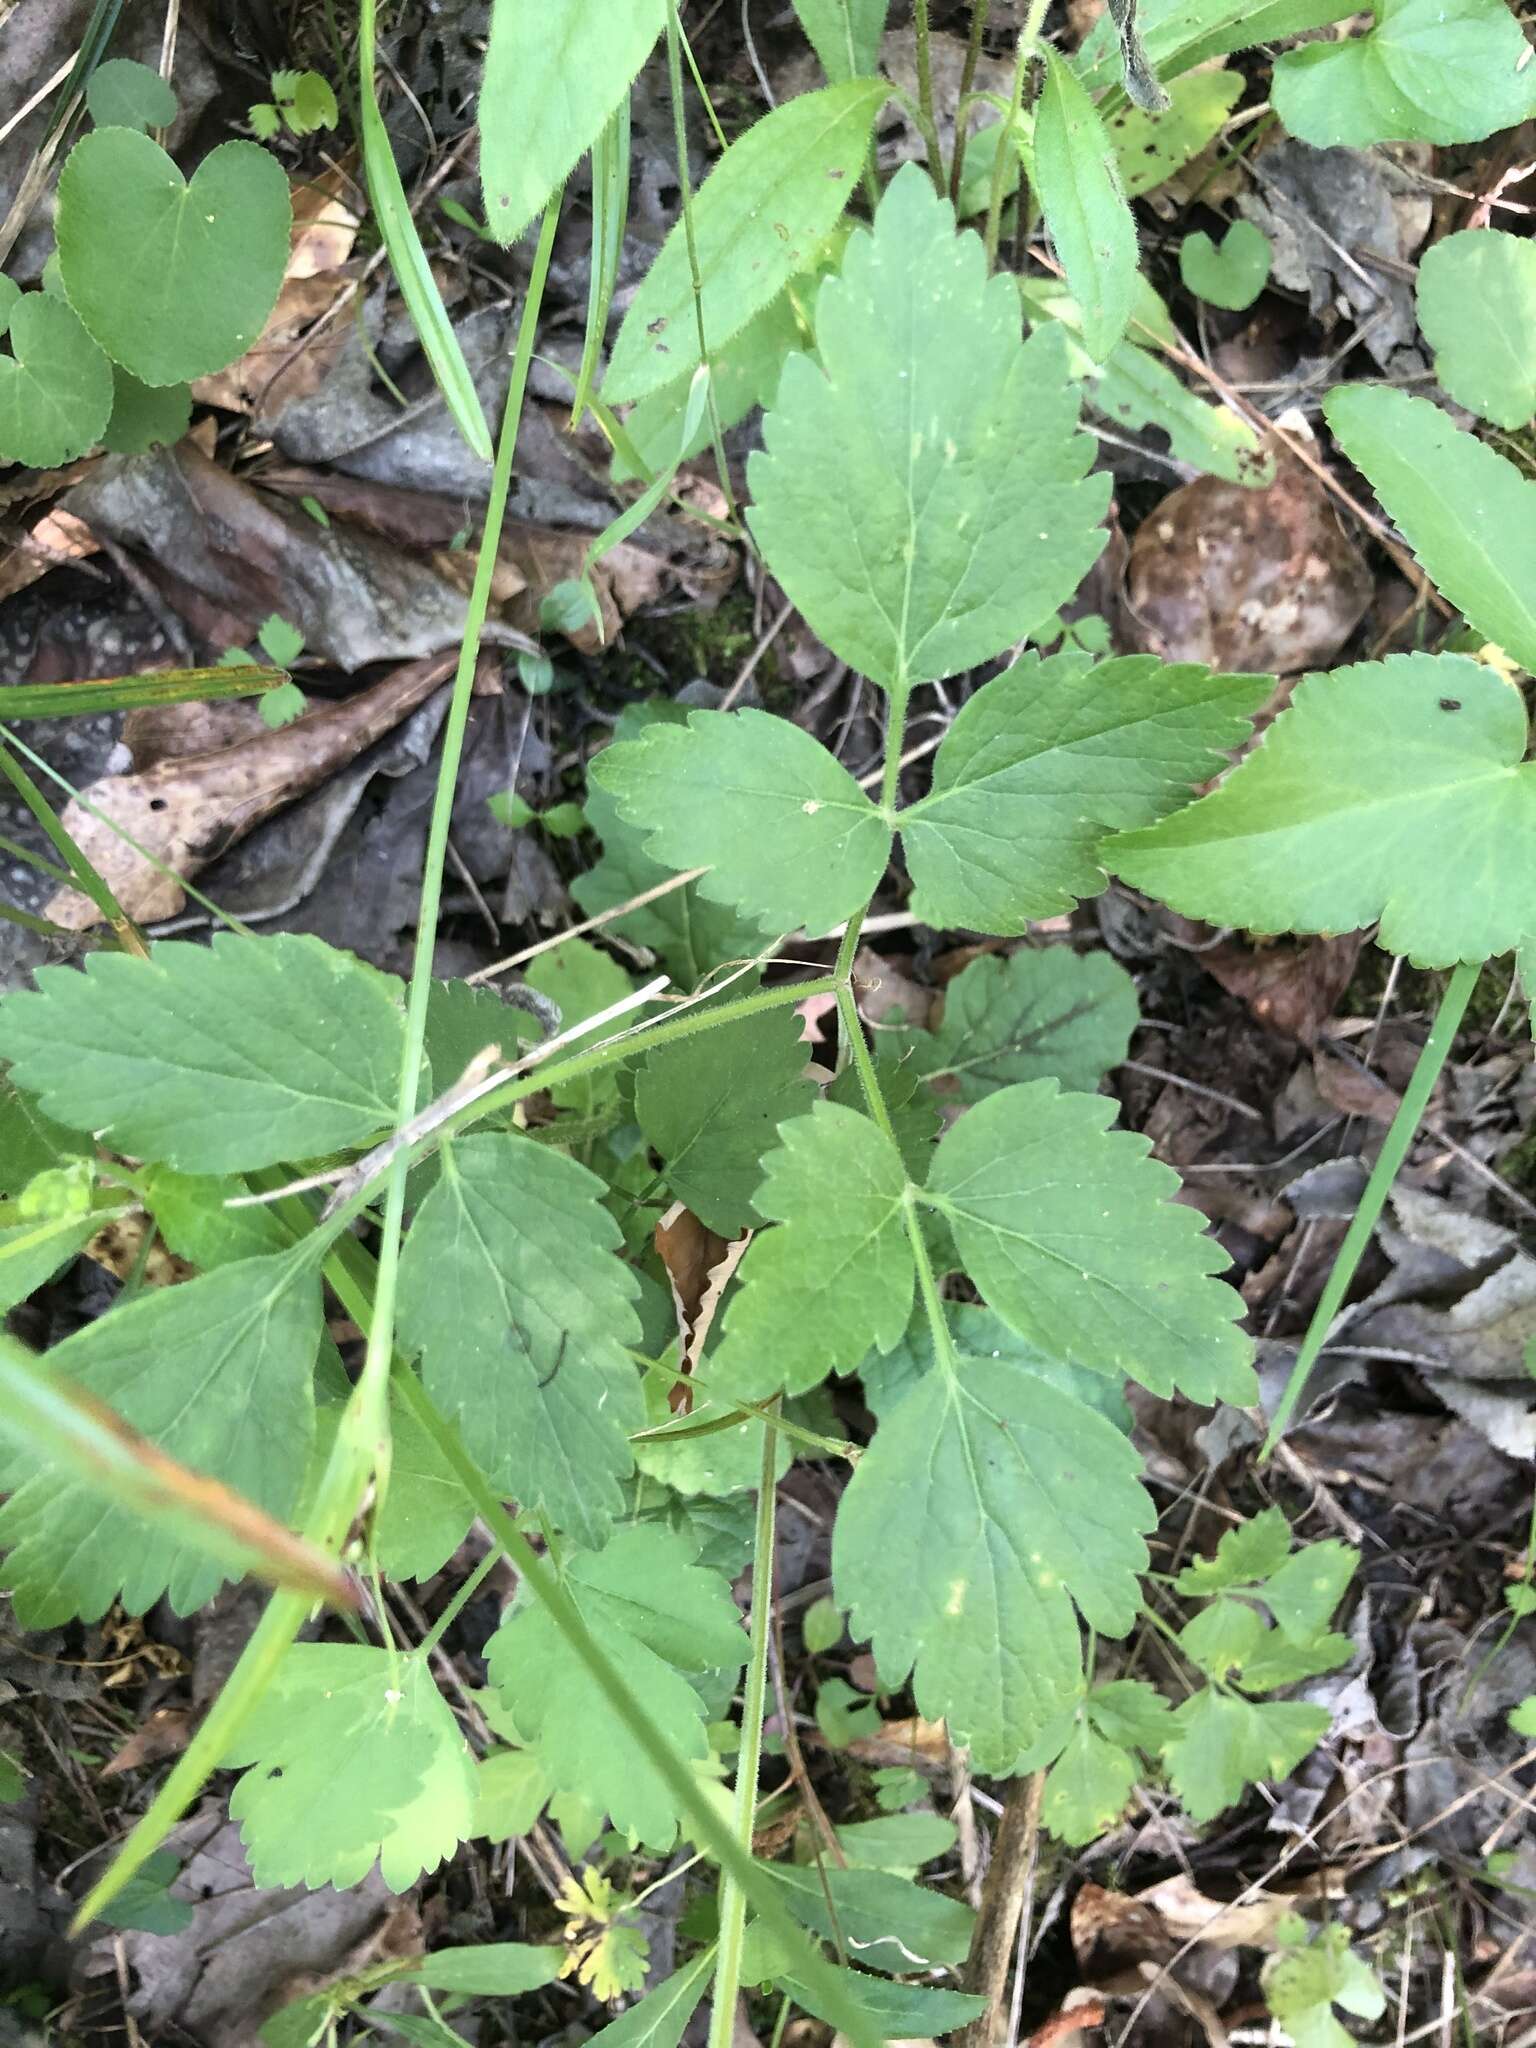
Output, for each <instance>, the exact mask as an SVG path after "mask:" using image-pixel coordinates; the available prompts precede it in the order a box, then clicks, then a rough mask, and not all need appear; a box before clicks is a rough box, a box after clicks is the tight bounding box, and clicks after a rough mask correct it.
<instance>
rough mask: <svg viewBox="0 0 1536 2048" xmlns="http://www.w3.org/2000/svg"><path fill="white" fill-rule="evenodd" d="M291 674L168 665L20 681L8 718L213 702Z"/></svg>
mask: <svg viewBox="0 0 1536 2048" xmlns="http://www.w3.org/2000/svg"><path fill="white" fill-rule="evenodd" d="M286 681H287V676H286V673H285V672H284V670H282V669H280V668H251V667H241V668H222V667H220V668H168V669H160V670H157V671H155V672H154V673H152V674H150V675H146V676H107V677H103V678H102V679H100V680H99V681H98V680H95V679H93V680H91V681H90V682H82V683H33V684H27V683H18V684H16V685H15V687H14V688H12V689H8V690H7V691H6V693H5V715H6V717H7V719H11V720H19V719H24V718H94V717H95V716H96V715H97V714H98V713H99V712H102V711H140V710H143V709H145V708H146V707H147V706H149V705H160V704H214V703H218V702H220V701H221V700H222V699H224V698H227V697H258V696H260V695H261V694H262V693H263V691H266V690H276V689H278V688H279V687H280V686H281V685H282V684H283V683H284V682H286Z"/></svg>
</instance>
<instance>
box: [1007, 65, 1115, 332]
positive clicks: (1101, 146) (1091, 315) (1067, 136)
mask: <svg viewBox="0 0 1536 2048" xmlns="http://www.w3.org/2000/svg"><path fill="white" fill-rule="evenodd" d="M1032 162H1033V167H1034V182H1035V192H1036V195H1037V196H1038V198H1039V201H1040V207H1041V211H1042V212H1043V213H1044V215H1045V224H1046V227H1047V229H1048V230H1049V232H1050V237H1051V240H1052V242H1053V243H1054V244H1055V246H1056V254H1057V256H1058V257H1059V258H1060V259H1061V265H1062V268H1063V269H1064V270H1065V271H1066V274H1067V284H1068V286H1069V287H1070V289H1071V292H1072V296H1073V297H1074V298H1075V299H1076V300H1077V303H1078V306H1079V307H1080V308H1081V311H1082V317H1083V344H1084V346H1085V347H1086V348H1087V350H1088V353H1089V354H1090V355H1091V356H1092V357H1093V359H1094V361H1095V362H1099V363H1102V362H1103V361H1104V359H1105V357H1106V356H1107V355H1108V354H1109V352H1110V350H1111V349H1112V348H1113V347H1114V346H1115V344H1116V342H1118V341H1120V340H1121V339H1122V338H1123V336H1124V334H1125V330H1126V327H1127V325H1128V323H1129V321H1130V317H1131V307H1132V305H1133V303H1134V301H1135V296H1136V263H1137V248H1136V223H1135V222H1134V220H1133V219H1132V218H1131V210H1130V207H1129V206H1128V205H1127V203H1126V198H1125V194H1124V192H1123V191H1122V190H1121V187H1120V181H1119V178H1118V176H1117V174H1116V171H1115V159H1114V153H1113V151H1112V150H1111V148H1110V145H1109V138H1108V136H1107V135H1106V134H1105V132H1104V123H1103V122H1102V121H1101V120H1100V118H1099V113H1098V109H1097V108H1096V107H1095V106H1094V104H1093V101H1092V100H1091V99H1090V98H1089V97H1088V94H1087V93H1086V92H1085V91H1084V89H1083V87H1082V86H1081V85H1080V84H1079V83H1078V81H1077V79H1076V78H1075V77H1074V75H1073V73H1072V72H1071V70H1070V69H1069V68H1068V66H1067V64H1066V62H1065V60H1064V59H1063V58H1061V57H1058V56H1057V55H1056V53H1055V51H1054V50H1052V49H1050V48H1049V47H1048V46H1047V49H1046V72H1045V84H1044V87H1043V88H1042V90H1041V94H1040V101H1039V105H1038V107H1037V108H1036V111H1035V130H1034V148H1033V151H1032Z"/></svg>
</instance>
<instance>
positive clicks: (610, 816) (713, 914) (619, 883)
mask: <svg viewBox="0 0 1536 2048" xmlns="http://www.w3.org/2000/svg"><path fill="white" fill-rule="evenodd" d="M687 718H688V713H687V711H686V710H685V708H684V707H683V706H682V705H680V704H669V703H650V704H638V705H631V706H630V707H629V708H628V709H627V710H626V711H625V712H624V713H623V714H622V716H621V717H620V719H619V722H618V724H617V725H616V726H615V727H614V738H613V744H615V745H618V744H619V743H621V742H623V741H625V740H632V739H635V738H637V737H638V736H639V735H640V734H641V733H643V732H645V731H647V730H648V729H649V728H650V727H651V726H653V725H657V724H674V725H682V724H685V723H686V722H687ZM586 812H587V823H588V824H589V825H590V826H591V828H592V830H593V831H594V832H595V833H596V834H597V836H598V838H599V839H601V841H602V842H603V851H602V857H601V858H600V859H599V861H598V863H597V865H596V866H595V867H594V868H592V869H591V870H590V871H589V872H588V873H587V874H584V875H578V876H577V878H576V880H575V881H574V882H573V883H572V884H571V894H572V895H573V896H574V897H575V899H576V901H577V902H578V903H579V904H580V905H581V907H582V909H583V910H584V911H585V912H586V913H587V915H588V916H589V917H595V916H597V915H598V914H599V913H600V912H601V911H605V910H613V909H615V908H616V907H617V906H618V905H619V904H621V903H628V902H630V901H631V900H632V899H633V898H634V897H636V896H643V895H644V894H646V893H647V891H649V890H652V889H655V888H657V886H658V885H659V884H663V883H666V882H668V881H670V880H672V879H673V878H674V875H675V872H676V871H675V870H673V869H672V868H669V867H666V866H664V865H663V864H662V862H660V861H658V860H653V859H652V858H651V856H650V854H649V853H648V852H647V851H646V840H647V838H648V836H649V828H650V826H651V825H652V824H653V823H654V820H653V819H652V818H650V817H647V818H645V819H644V820H643V821H642V823H641V824H639V825H631V824H629V823H628V822H627V820H626V819H625V818H624V817H623V815H622V814H621V812H620V810H619V805H618V801H617V799H616V798H615V797H613V796H611V795H610V794H609V792H608V791H607V790H606V789H604V788H603V787H602V786H601V784H600V783H599V782H596V781H594V782H593V784H592V786H591V789H590V791H589V793H588V796H587V803H586ZM685 866H686V864H685ZM609 929H610V930H611V931H612V932H613V933H614V934H615V936H616V937H621V938H625V939H627V940H628V941H629V942H630V944H631V945H636V946H648V947H650V948H651V949H652V951H654V952H656V953H658V954H659V955H660V956H661V959H662V961H663V962H664V963H665V965H666V966H667V968H668V969H669V970H670V971H671V973H672V976H673V978H674V980H676V981H677V982H678V984H679V985H680V986H681V987H683V988H686V989H690V990H691V989H694V988H697V987H698V985H699V983H700V982H701V981H702V980H703V978H704V976H705V975H706V974H707V973H708V972H709V970H710V969H711V968H712V967H718V966H719V965H720V964H721V962H722V961H726V960H740V959H749V958H750V957H751V956H752V955H753V954H754V953H756V952H758V951H759V950H760V949H761V947H762V943H763V939H764V937H765V936H766V935H767V927H766V926H765V925H763V924H761V923H759V922H758V921H756V920H755V919H751V918H746V917H743V916H742V915H740V913H738V912H737V911H736V910H734V909H731V908H729V907H728V906H727V905H725V904H723V903H717V902H714V901H713V900H711V899H710V898H709V897H707V896H704V895H702V894H701V892H700V889H699V884H698V883H697V882H688V883H685V884H684V885H683V886H682V887H681V888H676V887H674V888H671V889H668V890H667V891H666V892H665V893H664V894H662V895H660V896H658V897H657V898H656V900H655V901H654V902H653V903H647V904H643V905H642V906H641V907H640V909H638V910H632V911H630V912H629V914H628V915H627V916H625V917H621V918H617V919H616V920H615V921H614V922H613V924H612V925H611V926H610V927H609Z"/></svg>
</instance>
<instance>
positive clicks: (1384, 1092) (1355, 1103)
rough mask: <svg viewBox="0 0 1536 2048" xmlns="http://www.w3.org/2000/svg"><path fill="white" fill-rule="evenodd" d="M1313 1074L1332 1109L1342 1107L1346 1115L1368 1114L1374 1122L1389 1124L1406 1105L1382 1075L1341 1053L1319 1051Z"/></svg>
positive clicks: (1340, 1108) (1320, 1093)
mask: <svg viewBox="0 0 1536 2048" xmlns="http://www.w3.org/2000/svg"><path fill="white" fill-rule="evenodd" d="M1312 1077H1313V1079H1314V1080H1315V1081H1316V1082H1317V1092H1318V1094H1319V1095H1321V1096H1322V1098H1323V1100H1324V1102H1326V1103H1327V1104H1328V1106H1329V1108H1330V1109H1337V1110H1341V1111H1342V1112H1343V1114H1344V1115H1345V1116H1365V1117H1369V1118H1370V1120H1371V1121H1372V1123H1377V1124H1389V1123H1391V1121H1392V1119H1393V1117H1395V1116H1396V1115H1397V1112H1398V1110H1399V1108H1400V1107H1401V1106H1402V1097H1401V1096H1400V1095H1399V1094H1398V1093H1397V1091H1396V1090H1395V1089H1392V1088H1389V1087H1388V1086H1387V1084H1386V1082H1385V1081H1383V1080H1382V1079H1381V1078H1380V1076H1379V1075H1376V1074H1373V1073H1371V1072H1370V1071H1369V1069H1368V1068H1365V1067H1362V1066H1357V1065H1356V1063H1355V1062H1354V1061H1353V1060H1346V1059H1341V1058H1340V1057H1339V1055H1338V1054H1337V1053H1330V1052H1327V1051H1319V1052H1318V1053H1316V1054H1315V1055H1314V1057H1313V1060H1312Z"/></svg>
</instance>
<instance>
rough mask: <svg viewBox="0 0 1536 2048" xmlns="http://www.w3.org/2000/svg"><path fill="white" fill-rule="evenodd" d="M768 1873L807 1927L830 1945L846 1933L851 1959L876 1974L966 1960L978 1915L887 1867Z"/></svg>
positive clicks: (777, 1868)
mask: <svg viewBox="0 0 1536 2048" xmlns="http://www.w3.org/2000/svg"><path fill="white" fill-rule="evenodd" d="M764 1869H765V1870H766V1871H767V1873H768V1875H769V1876H771V1877H774V1878H776V1879H777V1880H778V1882H779V1883H780V1884H781V1885H782V1886H783V1888H784V1893H785V1899H784V1903H785V1904H786V1905H787V1906H788V1907H789V1910H790V1911H791V1912H792V1913H793V1914H794V1916H795V1918H796V1919H797V1920H798V1921H800V1922H801V1924H802V1925H803V1926H806V1927H809V1928H811V1929H812V1930H813V1931H814V1932H815V1933H817V1934H819V1935H821V1936H822V1937H823V1939H824V1940H827V1941H831V1940H833V1939H834V1938H835V1933H834V1927H835V1928H836V1929H837V1930H840V1931H841V1935H842V1938H843V1940H844V1941H845V1942H846V1943H847V1946H848V1952H849V1954H850V1955H854V1956H857V1957H858V1959H859V1961H860V1962H861V1963H864V1964H865V1965H867V1967H868V1968H870V1969H871V1970H884V1971H887V1972H888V1973H889V1974H890V1975H892V1976H902V1975H904V1974H906V1973H907V1972H908V1971H910V1970H920V1969H925V1968H927V1967H928V1966H929V1965H930V1964H934V1963H958V1962H960V1961H962V1960H963V1958H964V1956H965V1952H966V1949H967V1947H968V1946H969V1943H970V1938H971V1926H972V1923H973V1922H974V1920H975V1918H976V1916H975V1914H974V1913H973V1912H972V1911H971V1909H970V1907H969V1906H967V1905H966V1904H965V1903H964V1901H963V1900H961V1899H950V1898H946V1897H945V1896H944V1894H943V1893H942V1892H934V1891H929V1890H928V1889H927V1887H926V1886H924V1885H920V1884H912V1883H909V1882H908V1880H907V1879H906V1878H904V1877H893V1876H892V1875H891V1873H890V1872H889V1871H888V1870H855V1869H851V1868H850V1869H848V1870H834V1869H832V1868H830V1867H829V1866H826V1865H823V1866H822V1867H821V1868H819V1869H817V1868H807V1867H805V1866H804V1865H801V1864H797V1863H770V1864H765V1865H764ZM828 1893H830V1894H831V1910H830V1911H829V1909H828V1903H827V1895H828ZM834 1914H835V1915H836V1921H835V1923H834V1919H833V1915H834Z"/></svg>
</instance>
